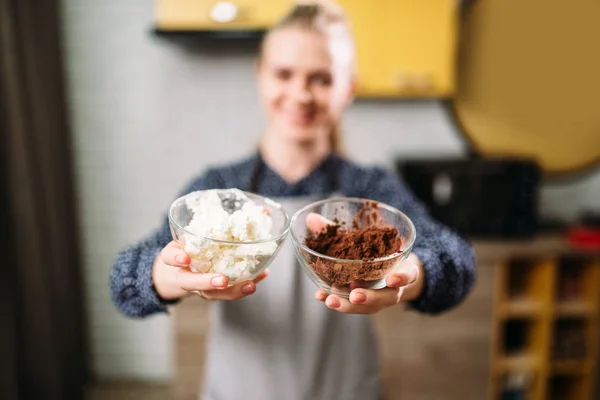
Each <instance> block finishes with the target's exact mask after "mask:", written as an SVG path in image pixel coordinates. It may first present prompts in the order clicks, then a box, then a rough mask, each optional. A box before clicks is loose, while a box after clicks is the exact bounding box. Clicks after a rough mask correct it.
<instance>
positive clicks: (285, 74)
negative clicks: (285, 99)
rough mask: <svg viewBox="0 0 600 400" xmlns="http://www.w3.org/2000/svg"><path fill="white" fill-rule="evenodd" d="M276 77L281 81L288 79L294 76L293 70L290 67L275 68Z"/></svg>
mask: <svg viewBox="0 0 600 400" xmlns="http://www.w3.org/2000/svg"><path fill="white" fill-rule="evenodd" d="M275 77H276V78H277V79H279V80H281V81H287V80H289V79H290V78H291V77H292V72H291V71H290V70H288V69H277V70H275Z"/></svg>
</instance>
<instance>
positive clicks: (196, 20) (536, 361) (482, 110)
mask: <svg viewBox="0 0 600 400" xmlns="http://www.w3.org/2000/svg"><path fill="white" fill-rule="evenodd" d="M339 3H340V4H341V5H342V6H344V7H345V8H346V10H347V12H348V13H349V16H350V18H351V20H352V23H353V26H354V31H355V35H356V40H357V44H358V56H359V74H360V82H359V84H360V87H359V96H358V98H357V100H356V101H355V103H354V104H353V105H352V106H351V109H350V110H349V112H348V114H347V117H346V120H345V129H344V147H345V150H346V153H347V155H348V156H349V157H351V158H352V159H354V160H355V161H357V162H359V163H363V164H379V165H382V166H387V167H389V168H390V169H393V170H394V171H395V172H397V173H398V175H399V176H402V177H403V178H404V179H406V181H407V183H409V185H410V186H411V187H412V188H413V190H414V191H415V193H416V194H417V195H418V196H419V197H420V198H421V199H422V200H423V201H424V202H425V203H426V204H427V205H428V206H429V208H430V210H431V212H432V213H433V214H434V215H435V216H436V217H437V218H439V219H440V220H442V221H444V222H445V223H447V224H449V225H451V226H452V227H454V228H455V229H457V230H459V231H460V232H461V233H463V234H465V235H466V236H467V237H469V239H470V240H472V242H473V243H474V246H475V249H476V251H477V256H478V282H477V286H476V288H475V290H474V291H473V292H472V294H471V295H470V297H469V299H468V300H467V301H466V302H465V303H464V304H463V305H461V306H460V307H458V308H457V309H455V310H452V311H450V312H448V313H446V314H444V315H442V316H438V317H425V316H419V315H415V314H412V313H408V312H404V311H403V310H401V309H400V308H398V309H391V310H387V311H385V312H383V313H381V314H380V315H377V317H376V320H377V324H378V328H379V332H380V337H381V341H382V356H383V365H382V368H383V371H384V372H383V374H384V377H385V382H384V383H385V385H386V393H387V397H386V399H388V400H394V399H398V400H400V399H402V400H407V399H409V400H441V399H461V400H466V399H473V400H483V399H490V400H493V399H514V400H517V399H540V400H541V399H556V400H585V399H600V395H598V392H599V390H598V389H597V388H596V382H597V376H598V373H597V368H596V365H597V358H598V357H597V350H598V341H599V340H600V335H599V334H598V316H599V312H598V310H599V307H598V306H599V298H598V292H599V289H598V283H600V261H599V260H600V243H599V239H598V236H599V235H600V233H599V231H600V217H599V216H600V169H599V167H598V161H599V160H600V105H599V103H598V100H597V94H598V93H599V92H600V77H599V75H598V71H600V52H599V51H598V48H599V46H598V38H600V3H598V2H592V1H589V0H574V1H571V2H548V1H541V0H531V1H526V2H523V1H517V0H504V1H494V0H472V1H451V0H426V1H423V0H394V1H388V0H374V1H372V2H367V1H365V0H340V1H339ZM289 4H290V2H289V1H287V0H244V1H242V0H231V3H229V2H220V1H217V0H127V1H122V0H121V1H120V0H103V1H92V0H62V1H57V0H53V1H47V2H44V4H43V5H42V4H40V3H39V2H35V1H32V0H1V1H0V5H1V7H0V25H1V26H2V28H1V29H0V61H1V63H0V68H1V69H0V106H1V108H0V111H1V113H0V117H1V119H0V127H1V129H2V151H3V155H2V160H3V163H2V173H3V179H2V188H1V189H2V210H1V211H2V217H3V220H4V222H3V223H2V224H0V225H1V226H2V229H3V232H2V237H3V238H6V240H3V242H4V243H3V244H2V246H3V249H2V250H3V254H4V255H5V263H6V267H7V268H5V269H3V270H6V271H7V272H6V274H7V275H6V276H3V277H2V279H0V281H1V282H2V285H3V286H2V291H1V293H2V296H3V300H2V303H1V304H2V309H3V311H2V313H1V314H0V316H1V318H2V322H1V326H2V337H1V338H2V344H3V350H2V363H3V364H2V368H1V369H0V371H1V372H0V374H1V375H2V377H1V378H0V379H1V382H2V386H1V390H2V392H0V398H2V399H30V398H31V399H32V398H35V399H39V398H44V399H70V398H90V399H117V400H118V399H125V398H127V399H142V398H143V399H171V398H173V399H193V398H195V395H196V393H197V390H198V383H199V380H200V376H201V372H202V357H203V341H202V340H203V335H204V334H205V332H206V327H207V324H208V318H207V315H206V309H205V305H204V304H203V303H202V302H201V301H200V300H196V299H190V300H189V301H186V302H184V303H183V304H181V305H180V306H178V307H177V308H176V309H174V310H173V312H172V313H171V314H170V315H163V316H156V317H152V318H148V319H146V320H132V319H127V318H125V317H123V316H122V315H120V314H118V313H117V311H116V310H115V308H114V307H113V305H112V303H111V301H110V297H109V290H108V274H109V270H110V268H111V265H112V262H113V259H114V256H115V254H116V252H117V251H118V250H119V249H121V248H122V247H123V246H125V245H127V244H129V243H131V242H133V241H134V240H137V239H139V238H140V237H141V236H143V235H146V234H147V233H148V232H149V231H150V230H152V229H154V228H156V227H157V226H158V224H159V223H160V222H161V220H162V218H163V216H164V213H165V212H166V210H167V207H168V205H169V204H170V202H171V200H172V199H173V197H174V196H175V194H176V193H177V192H178V191H179V190H180V189H181V187H182V186H183V185H185V184H186V183H187V182H188V181H189V179H191V178H192V177H193V176H195V175H197V174H198V173H199V172H201V171H202V170H203V169H204V168H205V167H207V166H208V165H214V164H221V163H226V162H229V161H233V160H236V159H238V158H240V157H244V156H246V155H248V154H249V153H250V152H251V151H252V150H253V149H254V147H255V145H256V142H257V138H258V135H259V134H260V132H261V128H262V126H263V124H264V120H263V117H262V114H261V109H260V108H259V104H258V101H257V94H256V90H255V80H254V65H253V63H254V61H255V54H256V49H257V43H258V40H257V38H258V37H260V35H261V33H262V31H263V30H264V29H265V28H267V27H268V26H269V25H270V24H272V23H273V22H274V20H275V19H276V17H277V16H279V15H280V14H281V13H282V12H283V11H284V10H285V9H286V8H287V6H288V5H289ZM5 349H6V351H5ZM232 400H233V399H232ZM282 400H283V399H282Z"/></svg>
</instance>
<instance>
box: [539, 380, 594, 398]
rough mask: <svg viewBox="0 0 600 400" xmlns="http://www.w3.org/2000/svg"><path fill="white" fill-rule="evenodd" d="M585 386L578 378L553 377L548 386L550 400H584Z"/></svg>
mask: <svg viewBox="0 0 600 400" xmlns="http://www.w3.org/2000/svg"><path fill="white" fill-rule="evenodd" d="M586 386H587V385H586V384H585V381H584V379H583V378H582V377H578V376H553V377H552V378H551V379H550V381H549V385H548V395H549V396H550V397H549V398H550V400H581V399H586V398H588V397H587V396H589V393H586V392H587V390H586Z"/></svg>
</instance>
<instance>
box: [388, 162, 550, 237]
mask: <svg viewBox="0 0 600 400" xmlns="http://www.w3.org/2000/svg"><path fill="white" fill-rule="evenodd" d="M396 168H397V172H398V173H399V175H400V176H401V177H402V178H403V179H404V181H405V182H406V184H407V185H408V187H409V188H410V189H411V190H412V192H413V193H414V194H415V196H417V197H418V198H419V200H421V201H422V202H423V203H424V205H425V206H426V207H427V208H428V210H429V212H430V213H431V215H432V216H433V217H434V218H436V219H437V220H439V221H440V222H442V223H444V224H446V225H448V226H449V227H451V228H453V229H454V230H456V231H458V232H459V233H461V234H463V235H465V236H468V237H473V238H495V239H498V238H506V239H517V238H526V237H531V236H532V235H534V234H535V233H536V231H537V228H538V191H539V183H540V180H541V169H540V168H539V166H538V165H537V164H536V163H535V162H534V161H531V160H527V159H513V158H469V159H436V160H429V159H428V160H414V159H412V160H398V161H397V163H396Z"/></svg>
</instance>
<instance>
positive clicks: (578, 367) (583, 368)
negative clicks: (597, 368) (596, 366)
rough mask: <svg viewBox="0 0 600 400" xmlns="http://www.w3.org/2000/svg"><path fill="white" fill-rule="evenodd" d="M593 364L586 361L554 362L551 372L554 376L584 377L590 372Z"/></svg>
mask: <svg viewBox="0 0 600 400" xmlns="http://www.w3.org/2000/svg"><path fill="white" fill-rule="evenodd" d="M592 365H593V362H590V361H589V360H587V361H555V362H553V363H552V367H551V372H552V373H553V374H554V375H557V376H559V375H585V374H589V373H590V372H591V370H592Z"/></svg>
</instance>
